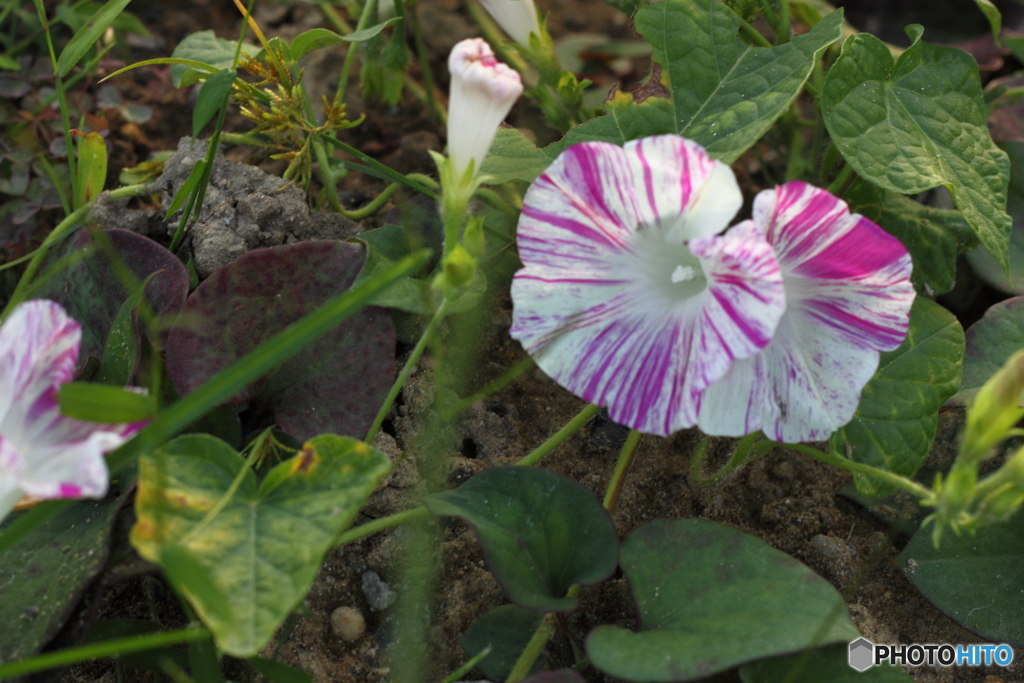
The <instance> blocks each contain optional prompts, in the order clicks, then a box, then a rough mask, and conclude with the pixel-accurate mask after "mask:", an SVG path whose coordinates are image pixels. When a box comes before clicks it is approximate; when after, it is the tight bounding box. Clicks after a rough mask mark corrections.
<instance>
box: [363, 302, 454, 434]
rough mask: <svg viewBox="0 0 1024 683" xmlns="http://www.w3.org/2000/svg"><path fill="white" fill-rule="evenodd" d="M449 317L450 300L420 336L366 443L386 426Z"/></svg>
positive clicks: (440, 307) (443, 305)
mask: <svg viewBox="0 0 1024 683" xmlns="http://www.w3.org/2000/svg"><path fill="white" fill-rule="evenodd" d="M446 315H448V299H445V300H444V301H442V302H441V305H440V306H438V307H437V310H436V311H434V315H433V317H432V318H431V319H430V323H429V324H428V325H427V329H426V330H424V331H423V334H422V335H421V336H420V340H419V341H418V342H416V346H415V347H414V348H413V350H412V353H410V354H409V358H408V360H406V361H405V365H404V366H402V371H401V372H400V373H398V377H397V378H396V379H395V382H394V384H392V385H391V391H389V392H388V395H387V398H385V399H384V404H383V405H382V406H381V407H380V410H378V411H377V417H375V418H374V419H373V424H371V425H370V430H369V431H368V432H367V433H366V438H365V439H363V440H364V441H366V443H372V442H373V439H374V437H376V436H377V431H378V430H379V429H380V426H381V425H382V424H384V418H386V417H387V416H388V411H390V410H391V406H392V404H393V403H394V402H395V399H396V398H398V394H399V393H400V392H401V391H402V387H404V386H405V382H406V381H407V380H408V379H409V375H411V374H412V371H413V369H414V368H415V367H416V363H418V362H419V360H420V356H422V355H423V352H424V351H426V349H427V345H428V344H430V342H431V341H432V340H433V338H434V335H435V334H436V333H437V329H438V328H439V327H440V326H441V323H442V322H443V321H444V318H445V316H446Z"/></svg>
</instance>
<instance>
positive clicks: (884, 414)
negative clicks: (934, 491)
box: [829, 298, 964, 496]
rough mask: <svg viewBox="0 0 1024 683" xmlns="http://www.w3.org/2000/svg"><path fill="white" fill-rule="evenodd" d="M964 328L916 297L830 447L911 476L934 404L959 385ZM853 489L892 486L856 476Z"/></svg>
mask: <svg viewBox="0 0 1024 683" xmlns="http://www.w3.org/2000/svg"><path fill="white" fill-rule="evenodd" d="M963 357H964V331H963V328H962V327H960V323H959V322H957V320H956V318H955V317H954V316H953V314H952V313H950V312H949V311H947V310H946V309H945V308H943V307H942V306H940V305H938V304H936V303H934V302H932V301H929V300H927V299H921V298H918V299H917V300H916V301H914V306H913V308H911V310H910V330H909V331H908V332H907V338H906V339H905V340H904V341H903V343H902V344H901V345H900V347H899V348H898V349H896V350H895V351H890V352H888V353H883V354H882V359H881V362H880V363H879V365H878V371H877V372H875V376H874V377H872V378H871V381H870V382H868V384H867V386H865V387H864V391H863V393H862V394H861V399H860V405H858V406H857V412H856V413H854V416H853V420H852V421H850V423H849V424H847V425H846V426H845V427H843V428H842V429H840V430H839V431H838V432H836V433H835V434H833V435H832V438H831V440H830V441H829V444H830V447H831V449H832V451H833V452H834V453H836V454H838V455H844V456H846V457H849V458H852V459H853V460H855V461H857V462H861V463H865V464H867V465H871V466H872V467H878V468H880V469H884V470H888V471H889V472H895V473H896V474H902V475H903V476H905V477H912V476H913V475H914V473H915V472H917V470H918V469H919V468H920V467H921V465H923V464H924V461H925V459H926V458H927V457H928V452H929V451H930V450H931V447H932V442H933V441H934V440H935V430H936V429H937V428H938V425H939V408H941V407H942V404H943V403H945V402H946V399H948V398H949V397H950V396H952V395H953V394H954V393H956V390H957V388H958V387H959V386H960V376H961V368H962V365H963ZM856 481H857V488H858V489H859V490H860V491H862V492H863V493H866V494H868V495H870V496H887V495H889V494H891V493H892V492H893V491H894V490H895V488H894V487H893V486H892V485H891V484H886V483H883V482H880V481H877V480H874V479H869V478H866V477H861V476H857V477H856Z"/></svg>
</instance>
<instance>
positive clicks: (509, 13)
mask: <svg viewBox="0 0 1024 683" xmlns="http://www.w3.org/2000/svg"><path fill="white" fill-rule="evenodd" d="M480 4H481V5H483V6H484V9H485V10H487V13H488V14H490V15H491V17H493V18H494V20H495V21H496V22H498V25H499V26H501V28H503V29H504V30H505V33H507V34H509V36H511V37H512V40H514V41H516V42H517V43H519V44H520V45H524V46H526V47H529V46H530V34H531V33H536V34H537V35H538V36H539V35H540V24H539V23H538V22H537V8H536V7H535V6H534V4H533V0H480Z"/></svg>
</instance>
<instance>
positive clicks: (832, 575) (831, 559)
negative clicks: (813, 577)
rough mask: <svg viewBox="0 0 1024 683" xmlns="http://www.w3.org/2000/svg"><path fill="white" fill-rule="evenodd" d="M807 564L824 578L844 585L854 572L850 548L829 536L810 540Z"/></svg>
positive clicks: (820, 535) (820, 536)
mask: <svg viewBox="0 0 1024 683" xmlns="http://www.w3.org/2000/svg"><path fill="white" fill-rule="evenodd" d="M807 562H808V564H810V565H811V566H812V567H813V568H815V569H817V570H818V571H819V572H821V573H822V574H824V575H825V578H828V579H832V580H833V581H835V582H837V583H839V584H844V583H846V581H847V580H848V579H849V578H850V576H851V575H852V574H853V571H854V557H853V551H852V550H851V549H850V546H849V545H847V544H846V543H845V542H844V541H842V540H841V539H838V538H833V537H831V536H825V535H823V534H818V535H817V536H815V537H814V538H812V539H811V548H810V552H808V554H807Z"/></svg>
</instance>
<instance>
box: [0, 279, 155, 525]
mask: <svg viewBox="0 0 1024 683" xmlns="http://www.w3.org/2000/svg"><path fill="white" fill-rule="evenodd" d="M81 339H82V330H81V327H80V326H79V324H78V323H77V322H75V321H74V320H72V319H71V318H70V317H68V315H67V313H65V312H64V309H63V308H61V307H60V305H58V304H56V303H54V302H52V301H47V300H44V299H37V300H34V301H27V302H25V303H23V304H20V305H19V306H17V307H16V308H15V309H14V311H13V312H12V313H11V314H10V316H9V317H8V318H7V320H6V321H5V322H4V323H3V326H0V519H2V518H3V517H5V516H6V515H7V513H8V512H10V511H11V510H12V509H13V508H14V506H15V504H16V503H17V502H18V500H19V499H20V498H21V497H22V496H29V497H31V498H36V499H43V500H46V499H53V498H101V497H103V496H104V495H105V494H106V492H107V466H106V463H105V462H104V459H103V454H104V453H106V452H108V451H111V450H113V449H114V448H117V447H118V446H120V445H121V444H122V443H124V442H125V441H126V440H127V439H128V438H130V437H131V436H132V435H133V434H135V432H137V431H138V430H139V429H140V428H141V427H142V424H139V423H135V424H128V425H107V424H97V423H91V422H82V421H80V420H74V419H71V418H68V417H64V416H63V415H62V414H61V412H60V406H59V405H58V391H59V389H60V385H61V384H63V383H65V382H69V381H71V379H72V376H73V375H74V371H75V364H76V363H77V361H78V349H79V346H80V345H81Z"/></svg>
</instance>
